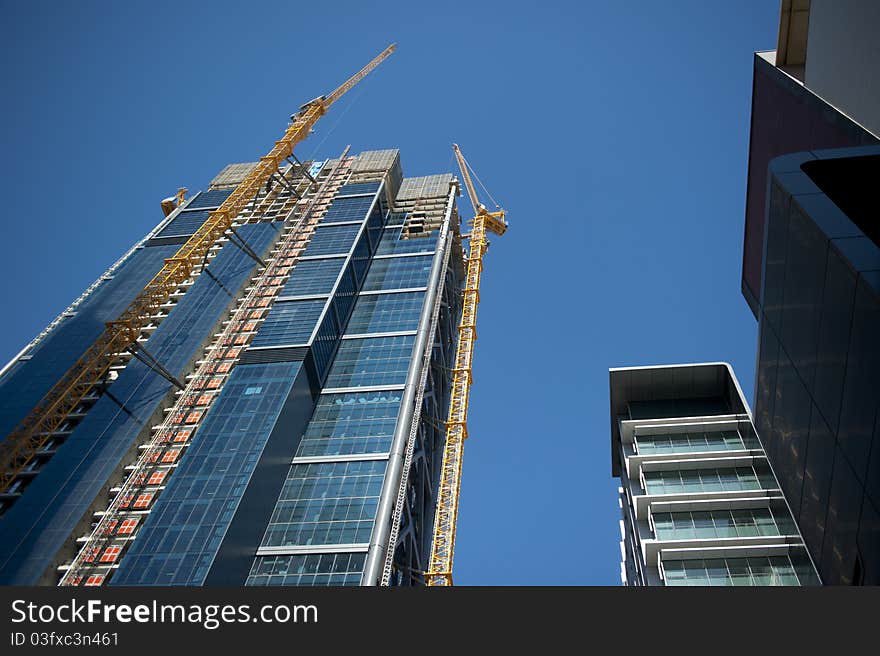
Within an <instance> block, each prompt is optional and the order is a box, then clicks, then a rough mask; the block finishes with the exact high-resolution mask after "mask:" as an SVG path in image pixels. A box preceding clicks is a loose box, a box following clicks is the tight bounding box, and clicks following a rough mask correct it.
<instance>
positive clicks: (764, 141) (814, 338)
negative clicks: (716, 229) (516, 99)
mask: <svg viewBox="0 0 880 656" xmlns="http://www.w3.org/2000/svg"><path fill="white" fill-rule="evenodd" d="M878 30H880V4H877V3H870V2H855V1H852V0H845V1H843V2H831V1H829V0H812V2H810V1H805V0H794V1H792V0H786V1H784V2H783V3H782V16H781V20H780V31H779V44H778V47H777V50H776V52H769V53H758V54H757V55H756V57H755V77H754V88H753V98H752V129H751V145H750V151H749V169H748V170H749V175H748V192H747V207H746V226H745V245H744V250H743V293H744V295H745V297H746V299H747V300H748V302H749V305H750V307H751V308H752V310H753V311H754V313H755V315H756V317H757V319H758V322H759V350H758V364H757V376H756V388H755V402H754V408H755V427H756V429H757V431H758V435H759V436H760V438H761V440H762V442H763V444H764V447H765V449H766V452H767V456H768V458H769V460H770V462H771V463H772V465H773V469H774V471H775V472H776V474H777V477H778V479H779V482H780V484H781V487H782V490H783V492H784V493H785V497H786V499H787V500H788V502H789V506H790V507H791V510H792V512H793V514H794V517H795V519H796V521H797V523H798V526H799V528H800V531H801V534H802V535H803V538H804V541H805V543H806V546H807V548H808V549H809V552H810V554H811V556H812V559H813V561H814V562H815V564H816V566H817V569H818V572H819V574H820V576H821V578H822V581H823V583H825V584H831V585H834V584H880V347H878V337H880V248H878V246H880V232H878V222H877V217H878V216H880V202H878V197H877V191H876V189H877V179H878V173H880V166H878V162H880V147H878V145H877V143H878V139H877V135H878V134H880V86H878V85H877V80H878V79H880V51H878V46H877V44H878V41H877V38H876V35H877V33H878Z"/></svg>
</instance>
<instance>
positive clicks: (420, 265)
mask: <svg viewBox="0 0 880 656" xmlns="http://www.w3.org/2000/svg"><path fill="white" fill-rule="evenodd" d="M432 260H433V258H432V257H431V256H430V255H416V256H413V257H391V258H383V259H380V260H375V261H374V262H373V265H372V266H371V267H370V273H369V274H368V275H367V279H366V280H365V281H364V291H376V290H380V289H409V288H418V287H425V286H426V285H427V284H428V274H429V273H430V271H431V262H432Z"/></svg>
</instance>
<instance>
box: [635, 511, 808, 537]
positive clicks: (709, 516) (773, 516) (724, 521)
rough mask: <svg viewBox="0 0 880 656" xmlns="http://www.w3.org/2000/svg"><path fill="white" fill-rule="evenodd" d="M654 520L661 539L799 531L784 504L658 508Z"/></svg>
mask: <svg viewBox="0 0 880 656" xmlns="http://www.w3.org/2000/svg"><path fill="white" fill-rule="evenodd" d="M653 520H654V534H655V535H656V536H657V538H658V539H661V540H694V539H713V538H737V537H739V538H744V537H756V536H760V535H797V528H796V527H795V525H794V520H792V518H791V515H789V513H788V511H787V510H785V509H784V508H783V509H780V510H772V509H770V508H742V509H736V510H706V511H702V512H701V511H688V512H658V513H654V515H653Z"/></svg>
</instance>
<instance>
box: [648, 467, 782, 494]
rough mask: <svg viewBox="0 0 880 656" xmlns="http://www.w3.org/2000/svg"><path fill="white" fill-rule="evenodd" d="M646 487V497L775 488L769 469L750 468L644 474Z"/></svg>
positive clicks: (685, 470)
mask: <svg viewBox="0 0 880 656" xmlns="http://www.w3.org/2000/svg"><path fill="white" fill-rule="evenodd" d="M645 484H646V488H647V492H648V494H687V493H689V492H736V491H740V490H757V489H761V488H775V487H776V481H775V479H774V478H773V474H772V473H771V472H770V470H769V469H766V468H758V469H756V468H755V467H751V466H749V467H720V468H714V467H713V468H711V469H684V470H672V471H651V472H645Z"/></svg>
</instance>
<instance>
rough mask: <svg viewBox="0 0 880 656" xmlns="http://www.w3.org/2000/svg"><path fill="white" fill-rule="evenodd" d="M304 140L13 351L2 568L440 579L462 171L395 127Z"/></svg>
mask: <svg viewBox="0 0 880 656" xmlns="http://www.w3.org/2000/svg"><path fill="white" fill-rule="evenodd" d="M366 72H368V69H364V71H362V72H361V74H359V75H361V76H362V75H363V74H366ZM352 79H353V80H355V78H352ZM356 81H357V80H355V82H356ZM350 83H351V80H350V81H349V83H347V84H349V85H350ZM342 89H343V92H344V87H343V88H342ZM334 95H335V94H334ZM334 99H335V98H334V96H333V95H331V96H327V97H321V98H319V99H316V100H315V101H312V103H310V104H307V105H306V106H304V108H303V109H302V110H301V111H300V113H299V114H298V115H295V116H294V117H293V124H292V125H291V126H290V127H289V128H288V132H287V134H286V136H285V139H287V138H288V137H290V135H292V134H295V133H296V131H297V130H299V131H300V133H303V134H307V132H308V129H309V128H310V127H311V125H310V124H309V121H311V123H314V120H315V119H316V118H317V117H318V116H320V115H321V114H322V113H323V111H324V110H326V106H327V105H328V104H329V102H332V100H334ZM310 112H312V114H314V116H312V114H310ZM310 117H311V118H310ZM295 142H296V139H293V140H291V142H290V143H287V142H285V141H284V140H282V141H279V142H278V143H277V145H276V149H275V150H273V152H272V153H270V156H267V157H266V158H263V159H262V160H261V161H260V162H257V163H253V164H232V165H230V166H228V167H226V168H225V169H224V170H223V171H222V172H221V173H220V174H219V175H217V176H216V177H215V178H214V180H213V181H212V182H211V184H210V186H209V188H208V189H207V190H205V191H202V192H201V193H199V194H197V195H195V196H193V197H192V198H190V199H189V200H184V198H185V197H184V196H183V195H182V194H181V195H179V197H178V199H177V201H171V200H169V201H168V202H167V203H164V204H163V206H164V208H165V209H166V211H168V212H169V214H168V215H167V216H166V217H165V218H164V219H163V220H162V221H161V222H160V223H159V224H158V225H157V226H156V227H155V229H154V230H152V231H151V232H150V233H149V234H148V235H146V236H145V237H144V238H143V239H141V240H140V241H139V242H137V243H136V244H135V246H133V247H132V248H131V249H130V250H129V251H128V252H127V253H125V254H124V255H123V256H122V257H121V258H120V259H119V260H118V261H117V262H116V263H115V264H114V265H113V266H111V267H110V268H109V269H108V270H107V271H106V272H105V274H104V275H102V276H101V277H100V278H99V279H98V280H97V281H96V282H95V283H94V284H93V285H92V286H90V287H89V288H88V289H87V290H86V291H85V292H84V293H83V294H82V296H80V297H79V298H78V299H77V300H76V301H75V302H74V303H72V304H71V305H70V307H68V308H67V309H66V310H65V311H64V312H63V313H62V314H61V315H60V316H59V317H58V318H57V319H56V320H55V321H53V322H52V323H51V324H50V325H49V326H48V327H47V328H46V329H45V330H44V331H43V332H42V333H40V335H38V336H37V337H36V338H35V339H34V340H33V341H32V342H31V344H29V345H28V346H27V347H26V348H25V349H24V350H23V351H22V352H21V353H20V354H19V355H18V356H16V357H15V358H14V359H13V360H12V361H11V362H10V363H9V364H8V365H7V366H6V367H5V368H4V370H3V372H2V376H0V408H2V410H0V424H2V425H0V433H2V434H3V435H8V437H7V438H6V440H5V441H4V442H3V444H2V446H0V456H2V466H3V479H2V483H3V486H2V495H0V503H2V513H3V515H2V517H0V583H2V584H24V585H28V584H47V585H54V584H58V583H60V584H62V585H104V584H114V585H214V584H226V585H278V584H283V585H359V584H362V585H376V584H398V585H409V584H419V583H422V582H424V579H425V572H426V571H427V570H428V568H429V562H428V561H429V557H430V554H431V548H432V529H433V528H434V517H435V510H436V508H437V503H438V501H437V497H438V494H439V490H440V489H441V488H442V487H443V484H442V480H441V479H442V476H441V461H442V460H443V458H444V448H445V446H446V445H445V431H446V423H445V420H446V418H447V413H448V412H449V411H450V402H451V398H452V397H453V395H454V385H453V382H454V380H455V379H456V375H457V374H456V372H457V371H458V369H457V368H456V363H455V356H456V342H457V337H456V336H457V332H456V331H457V330H459V329H460V327H459V320H460V317H461V314H462V305H463V303H462V300H463V294H462V287H463V283H464V280H465V273H466V261H465V259H464V257H463V251H462V241H461V233H460V230H459V216H458V211H457V207H456V199H455V198H456V196H457V195H458V193H459V190H458V182H457V180H456V179H455V178H454V177H453V176H452V174H450V173H445V174H440V175H431V176H426V177H416V178H404V177H403V174H402V169H401V163H400V156H399V153H398V151H396V150H380V151H367V152H362V153H360V154H357V155H352V154H351V153H349V151H348V149H346V151H345V152H343V153H342V154H340V155H339V156H338V157H336V158H335V159H329V160H324V161H304V162H300V161H299V160H297V159H296V158H295V157H293V155H292V152H291V151H292V145H294V144H295ZM276 151H277V152H276ZM281 160H283V162H282V161H281ZM267 172H268V174H267ZM181 267H183V269H182V270H178V269H180V268H181ZM156 290H165V291H164V292H162V293H160V291H156ZM465 296H466V295H465ZM96 363H97V364H96ZM459 368H460V367H459ZM453 405H454V403H453Z"/></svg>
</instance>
